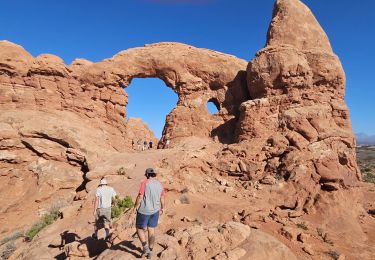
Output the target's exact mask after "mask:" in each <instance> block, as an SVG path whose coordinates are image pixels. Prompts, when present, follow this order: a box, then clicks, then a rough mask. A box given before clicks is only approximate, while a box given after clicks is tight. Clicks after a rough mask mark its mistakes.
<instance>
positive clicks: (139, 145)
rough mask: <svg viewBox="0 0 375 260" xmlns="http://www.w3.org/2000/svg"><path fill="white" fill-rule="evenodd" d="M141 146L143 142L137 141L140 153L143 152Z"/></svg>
mask: <svg viewBox="0 0 375 260" xmlns="http://www.w3.org/2000/svg"><path fill="white" fill-rule="evenodd" d="M141 144H142V140H141V139H138V141H137V147H138V151H140V150H141Z"/></svg>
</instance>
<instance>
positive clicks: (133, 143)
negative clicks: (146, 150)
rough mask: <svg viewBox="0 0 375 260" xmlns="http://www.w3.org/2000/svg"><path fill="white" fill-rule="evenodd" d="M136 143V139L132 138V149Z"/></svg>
mask: <svg viewBox="0 0 375 260" xmlns="http://www.w3.org/2000/svg"><path fill="white" fill-rule="evenodd" d="M134 145H135V142H134V140H133V139H132V149H135V147H134Z"/></svg>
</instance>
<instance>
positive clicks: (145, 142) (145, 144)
mask: <svg viewBox="0 0 375 260" xmlns="http://www.w3.org/2000/svg"><path fill="white" fill-rule="evenodd" d="M146 149H147V141H146V140H145V141H144V142H143V148H142V151H144V150H146Z"/></svg>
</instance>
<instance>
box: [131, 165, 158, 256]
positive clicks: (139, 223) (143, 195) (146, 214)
mask: <svg viewBox="0 0 375 260" xmlns="http://www.w3.org/2000/svg"><path fill="white" fill-rule="evenodd" d="M145 176H146V178H147V179H146V180H144V181H142V183H141V187H140V189H139V193H138V197H137V200H136V202H135V209H136V211H137V219H136V224H135V225H136V228H137V233H138V237H139V240H141V243H142V247H143V253H144V254H145V255H146V257H147V258H148V259H151V254H152V253H151V252H152V249H153V247H154V243H155V228H156V227H157V225H158V220H159V214H160V215H161V214H163V211H164V210H165V198H164V197H165V196H164V195H165V191H164V188H163V185H162V184H161V183H160V182H159V180H158V179H157V178H156V172H155V171H154V169H152V168H148V169H146V173H145ZM146 230H147V233H148V244H147V240H146Z"/></svg>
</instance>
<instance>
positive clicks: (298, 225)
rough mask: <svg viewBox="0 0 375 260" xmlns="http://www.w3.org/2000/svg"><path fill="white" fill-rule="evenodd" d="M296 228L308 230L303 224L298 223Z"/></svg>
mask: <svg viewBox="0 0 375 260" xmlns="http://www.w3.org/2000/svg"><path fill="white" fill-rule="evenodd" d="M297 227H298V228H302V229H303V230H308V229H309V228H308V227H307V226H306V224H305V223H298V224H297Z"/></svg>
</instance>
